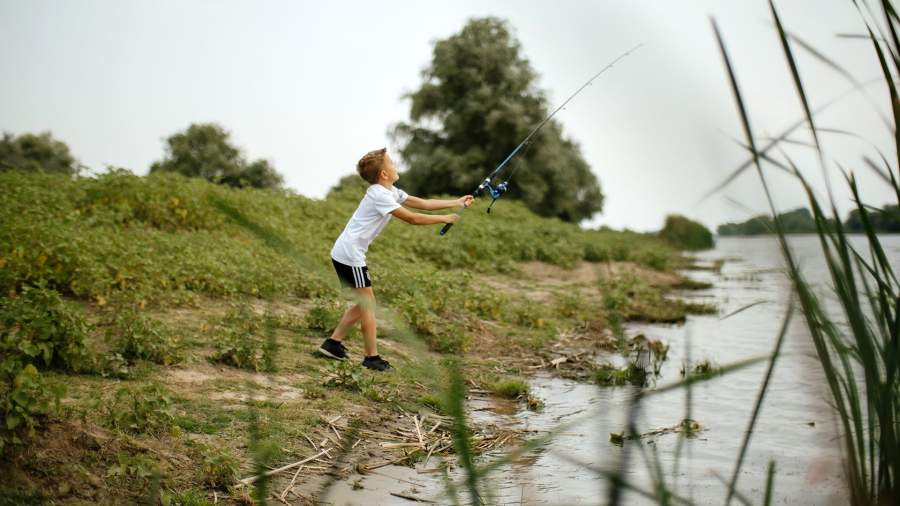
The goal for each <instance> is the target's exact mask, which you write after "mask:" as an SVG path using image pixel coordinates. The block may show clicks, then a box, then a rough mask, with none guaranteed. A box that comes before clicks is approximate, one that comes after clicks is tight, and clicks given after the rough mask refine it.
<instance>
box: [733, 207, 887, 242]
mask: <svg viewBox="0 0 900 506" xmlns="http://www.w3.org/2000/svg"><path fill="white" fill-rule="evenodd" d="M869 213H870V215H869V216H868V219H869V220H870V222H871V223H870V225H871V227H872V229H873V230H874V231H875V232H877V233H880V234H883V233H890V234H896V233H900V206H897V205H890V204H886V205H884V206H882V207H881V208H870V209H869ZM778 220H779V221H780V222H781V227H782V229H783V232H784V233H785V234H815V233H817V231H818V229H817V225H816V220H815V218H813V215H812V213H811V212H810V211H809V209H808V208H805V207H800V208H797V209H794V210H792V211H786V212H783V213H779V214H778ZM835 224H836V221H835V219H834V218H829V219H828V220H826V225H827V226H828V227H830V228H831V229H834V228H835ZM842 226H843V230H844V233H848V234H865V233H866V227H865V225H864V224H863V221H862V218H861V217H860V212H859V209H853V210H851V211H850V212H849V213H848V214H847V218H846V219H845V220H844V222H843V223H842ZM716 233H717V234H718V235H719V236H721V237H727V236H754V235H776V231H775V222H774V220H773V219H772V216H771V215H768V214H761V215H759V216H754V217H753V218H750V219H749V220H747V221H742V222H739V223H723V224H722V225H719V226H718V227H717V228H716Z"/></svg>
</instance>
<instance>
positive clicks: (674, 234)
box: [659, 214, 715, 250]
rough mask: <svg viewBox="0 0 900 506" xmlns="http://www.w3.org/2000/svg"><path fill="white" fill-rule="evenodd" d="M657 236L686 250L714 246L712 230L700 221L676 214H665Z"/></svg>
mask: <svg viewBox="0 0 900 506" xmlns="http://www.w3.org/2000/svg"><path fill="white" fill-rule="evenodd" d="M659 237H660V238H662V239H663V240H665V241H668V242H669V243H670V244H672V245H673V246H675V247H676V248H680V249H686V250H702V249H710V248H712V247H713V246H715V242H714V241H713V235H712V232H710V231H709V229H708V228H706V227H705V226H704V225H703V224H702V223H698V222H696V221H693V220H690V219H688V218H685V217H684V216H680V215H677V214H670V215H669V216H666V224H665V226H663V229H662V230H661V231H660V232H659Z"/></svg>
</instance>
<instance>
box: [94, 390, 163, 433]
mask: <svg viewBox="0 0 900 506" xmlns="http://www.w3.org/2000/svg"><path fill="white" fill-rule="evenodd" d="M106 416H107V422H108V423H109V425H110V426H112V427H114V428H116V429H119V430H122V431H126V432H135V433H143V434H160V433H165V432H168V431H170V430H171V429H172V428H173V427H174V426H175V424H174V422H175V404H174V400H173V398H172V394H171V392H169V391H168V390H166V389H165V388H163V387H161V386H159V385H156V384H150V385H145V386H143V387H131V388H128V387H123V388H120V389H119V390H118V391H117V392H116V395H115V398H114V399H113V402H111V403H110V404H109V405H108V407H107V412H106Z"/></svg>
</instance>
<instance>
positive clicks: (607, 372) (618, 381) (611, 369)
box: [594, 364, 647, 386]
mask: <svg viewBox="0 0 900 506" xmlns="http://www.w3.org/2000/svg"><path fill="white" fill-rule="evenodd" d="M594 379H595V380H596V381H597V383H598V384H600V385H606V386H621V385H629V384H631V385H643V384H644V382H645V381H646V379H647V372H646V371H645V370H643V369H641V368H639V367H635V366H634V365H631V364H629V365H627V366H625V367H621V368H619V367H616V366H613V365H610V364H603V365H601V366H600V367H598V368H597V370H596V371H595V372H594Z"/></svg>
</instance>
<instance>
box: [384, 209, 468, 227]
mask: <svg viewBox="0 0 900 506" xmlns="http://www.w3.org/2000/svg"><path fill="white" fill-rule="evenodd" d="M391 214H393V215H394V216H396V217H397V218H399V219H401V220H403V221H405V222H407V223H409V224H410V225H433V224H435V223H454V222H455V221H456V220H458V219H459V215H458V214H422V213H414V212H412V211H410V210H409V209H405V208H402V207H398V208H397V209H394V210H393V211H391Z"/></svg>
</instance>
